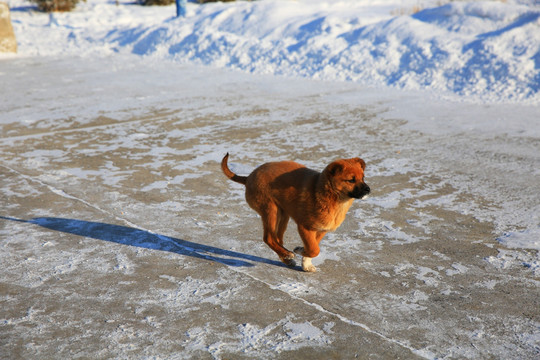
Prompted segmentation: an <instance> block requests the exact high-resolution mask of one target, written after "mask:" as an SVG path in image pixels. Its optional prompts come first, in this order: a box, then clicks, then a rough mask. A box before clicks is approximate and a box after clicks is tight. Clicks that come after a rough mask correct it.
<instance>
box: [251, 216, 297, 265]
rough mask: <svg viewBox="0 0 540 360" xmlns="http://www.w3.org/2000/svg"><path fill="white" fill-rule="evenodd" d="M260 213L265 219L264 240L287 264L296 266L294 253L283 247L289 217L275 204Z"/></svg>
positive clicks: (263, 219)
mask: <svg viewBox="0 0 540 360" xmlns="http://www.w3.org/2000/svg"><path fill="white" fill-rule="evenodd" d="M260 214H261V217H262V221H263V229H264V235H263V240H264V242H265V243H266V244H267V245H268V246H269V247H270V248H271V249H272V250H274V251H275V252H276V254H277V255H278V256H279V258H280V259H281V261H283V262H284V263H285V264H286V265H287V266H295V265H296V263H295V261H294V253H292V252H291V251H289V250H287V249H285V248H284V247H283V235H284V233H285V229H286V228H287V223H288V221H289V217H288V216H286V215H285V214H283V213H281V211H280V210H278V207H277V206H275V205H269V206H268V207H267V208H266V209H265V211H261V212H260Z"/></svg>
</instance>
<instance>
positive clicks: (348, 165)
mask: <svg viewBox="0 0 540 360" xmlns="http://www.w3.org/2000/svg"><path fill="white" fill-rule="evenodd" d="M365 168H366V163H365V162H364V160H362V159H360V158H353V159H341V160H337V161H334V162H333V163H331V164H330V165H328V166H327V167H326V169H324V171H323V174H325V175H326V178H327V179H328V181H329V183H330V186H331V187H332V189H333V190H334V191H335V192H336V193H338V194H339V195H341V196H344V197H349V198H354V199H364V198H366V197H367V196H368V195H369V193H370V191H371V189H370V188H369V186H368V185H367V184H366V183H365V182H364V170H365Z"/></svg>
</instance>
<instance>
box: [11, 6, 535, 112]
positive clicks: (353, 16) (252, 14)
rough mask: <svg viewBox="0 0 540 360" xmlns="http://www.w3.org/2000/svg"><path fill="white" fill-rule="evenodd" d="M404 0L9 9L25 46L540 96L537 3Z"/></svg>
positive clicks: (495, 97) (511, 97) (499, 97)
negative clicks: (421, 5) (407, 8)
mask: <svg viewBox="0 0 540 360" xmlns="http://www.w3.org/2000/svg"><path fill="white" fill-rule="evenodd" d="M19 1H20V0H19ZM409 3H411V4H413V3H415V2H410V1H397V0H396V1H391V2H386V3H384V2H383V3H380V2H370V1H367V0H360V1H353V0H343V1H339V2H333V1H332V2H331V1H328V0H310V1H308V0H299V1H283V0H266V1H254V2H245V1H237V2H234V3H212V4H206V5H203V6H200V5H197V4H195V3H189V4H188V13H187V17H186V18H174V17H173V14H174V6H173V7H171V6H169V7H160V8H152V9H149V8H148V7H140V6H134V5H126V4H124V5H121V6H118V7H116V6H114V4H113V3H109V2H96V3H92V4H89V3H85V4H81V5H80V6H79V8H78V10H77V11H76V12H73V13H65V14H56V15H54V16H55V18H54V21H52V20H51V19H42V20H41V22H39V20H37V19H36V17H33V16H26V17H25V16H23V15H24V14H21V12H15V13H14V14H15V15H14V16H13V17H14V18H15V21H14V22H15V24H14V25H15V28H16V31H17V30H18V31H17V36H18V39H19V42H22V46H20V48H21V52H26V53H32V52H34V53H35V52H38V53H39V54H42V55H43V54H45V55H47V54H55V53H66V52H72V53H76V54H88V53H96V52H100V53H102V54H109V55H110V53H116V52H120V53H133V54H136V55H141V56H146V57H151V58H154V59H156V60H158V61H159V60H172V61H174V62H180V63H183V62H192V63H197V64H204V65H210V66H216V67H225V68H231V69H239V70H242V71H247V72H251V73H257V74H273V75H286V76H300V77H307V78H313V79H322V80H338V81H343V80H345V81H355V82H360V83H365V84H369V85H382V84H384V85H389V86H392V87H397V88H403V89H427V90H430V91H434V92H437V93H441V94H449V93H453V94H457V95H459V96H462V97H467V98H473V99H478V100H481V101H490V102H501V101H502V102H509V101H510V102H527V103H538V102H540V95H539V88H540V31H538V29H539V25H540V5H539V4H538V3H535V2H534V1H521V2H520V3H518V2H515V1H506V2H497V1H482V2H451V3H448V4H445V5H442V6H438V7H433V8H425V9H424V10H422V11H419V12H417V13H416V14H412V15H400V16H394V15H393V14H395V11H396V9H399V7H400V6H403V4H409ZM425 3H428V4H431V5H435V4H437V3H440V2H435V1H427V2H425ZM411 12H412V11H411ZM41 15H42V16H43V17H44V16H46V15H45V14H41ZM30 23H32V24H30ZM47 34H48V35H50V36H47V38H48V39H50V40H44V41H43V35H47ZM21 38H22V39H21ZM59 47H60V48H63V49H59Z"/></svg>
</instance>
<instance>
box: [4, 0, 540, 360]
mask: <svg viewBox="0 0 540 360" xmlns="http://www.w3.org/2000/svg"><path fill="white" fill-rule="evenodd" d="M8 3H9V5H10V7H11V9H12V13H11V18H12V22H13V26H14V29H15V33H16V37H17V40H18V49H19V53H18V54H16V55H5V54H4V55H0V88H1V89H0V91H1V92H0V126H2V133H1V136H0V148H1V149H2V152H3V156H2V160H1V161H0V170H1V173H0V181H1V182H0V186H1V188H0V190H1V194H2V195H1V196H2V198H1V199H0V200H1V203H2V205H1V206H2V213H1V214H0V224H1V226H2V227H0V236H1V238H2V243H1V244H0V246H1V247H2V252H0V263H2V264H3V266H4V275H3V277H2V281H4V283H5V284H6V285H5V286H6V288H7V286H8V285H7V284H9V286H10V289H11V290H10V292H9V293H8V292H7V291H6V292H5V293H0V296H1V297H2V299H3V300H6V301H5V304H6V307H5V308H6V309H8V308H9V309H10V310H9V311H10V312H9V313H8V311H7V310H3V312H0V326H5V328H6V331H7V328H8V326H9V329H10V331H12V332H11V333H10V334H14V332H15V335H16V336H22V335H20V334H19V333H16V331H17V330H16V329H15V326H13V328H14V329H15V330H11V329H12V327H11V325H17V326H19V325H28V327H29V328H30V325H29V324H32V325H36V324H37V325H36V326H35V328H34V329H31V330H29V333H30V334H31V335H28V336H29V337H31V336H34V337H33V338H32V340H33V341H32V342H29V344H28V346H27V349H29V350H28V351H30V352H29V353H26V354H32V355H36V356H35V357H45V358H46V357H54V355H55V354H56V353H54V352H53V353H40V351H45V350H44V349H45V348H46V345H44V344H45V342H43V343H40V341H39V336H41V335H36V334H40V333H44V334H46V333H47V332H48V331H49V332H51V333H52V332H53V331H56V330H58V329H60V328H62V327H65V328H67V329H68V330H66V332H65V333H64V336H65V337H66V338H67V336H68V333H70V332H72V331H73V329H76V328H79V327H78V325H79V324H80V323H77V322H76V320H74V319H72V318H69V315H65V316H67V318H65V317H63V315H64V313H63V312H60V313H55V312H54V311H55V309H57V308H58V309H63V306H56V305H55V306H48V305H47V304H45V303H39V302H37V303H35V302H32V304H31V305H25V304H26V302H29V303H30V302H31V301H39V299H41V298H43V299H50V298H55V299H64V298H65V296H64V293H67V292H69V294H70V295H69V296H70V298H69V299H67V298H66V302H68V303H69V304H70V306H71V307H72V309H75V310H73V311H74V312H75V313H76V315H77V316H76V317H77V319H78V316H79V315H80V319H82V320H81V322H83V323H84V324H85V325H88V324H95V323H96V322H97V320H96V319H99V325H97V330H93V329H92V328H90V326H89V330H88V331H90V332H91V331H94V332H91V335H88V336H86V335H84V334H82V335H80V336H79V337H77V336H75V340H76V341H75V342H74V343H77V341H82V339H84V338H85V336H86V338H90V339H91V338H95V339H99V340H103V338H101V337H100V335H99V334H103V333H107V331H108V333H109V334H110V336H109V337H108V338H107V340H106V341H107V346H108V347H107V348H105V347H103V348H101V346H102V345H101V344H98V349H99V351H98V352H96V353H92V349H95V347H93V348H92V346H95V344H94V343H92V342H89V343H87V345H89V346H90V347H91V348H90V350H87V351H88V352H85V353H83V354H82V355H81V356H85V355H86V356H97V357H103V358H106V357H119V356H120V357H122V356H126V354H129V351H131V350H132V349H138V350H141V347H138V346H139V344H140V343H141V341H140V339H141V338H144V339H148V341H149V343H155V344H156V347H159V346H163V347H165V348H167V349H168V350H166V351H162V353H163V354H168V353H167V351H170V348H171V347H170V346H171V344H175V345H176V346H178V347H179V348H181V350H182V351H183V352H182V354H183V355H182V356H179V358H189V357H201V355H207V354H210V355H211V356H212V357H214V358H229V357H234V356H230V354H235V355H237V354H240V355H243V356H244V357H254V356H262V357H266V358H272V357H273V355H275V354H276V353H283V354H286V353H287V352H291V353H292V354H293V355H298V354H300V355H305V354H306V353H302V351H308V350H307V349H315V354H317V352H318V351H319V350H321V351H322V350H323V349H328V348H330V349H331V348H332V347H334V348H337V347H339V346H342V347H345V348H347V349H349V348H348V347H347V346H351V347H354V346H358V349H363V348H366V349H367V350H365V351H366V353H361V355H366V354H368V355H369V351H372V353H377V351H380V345H381V344H383V347H384V348H385V349H386V348H391V349H397V350H396V351H397V352H396V353H385V354H386V355H388V357H407V355H411V354H413V355H418V356H420V357H427V358H435V357H437V358H453V357H456V358H459V357H481V356H488V355H486V354H488V352H489V355H491V356H495V357H496V356H502V357H512V356H520V355H524V354H525V355H530V354H532V353H534V354H536V355H537V354H538V353H539V349H538V343H539V342H540V331H539V329H540V326H539V325H538V310H537V309H536V310H534V309H533V310H532V311H531V310H530V309H531V308H532V307H533V306H535V304H537V300H535V299H537V298H538V297H537V296H536V297H535V294H537V293H538V289H539V287H538V276H540V255H539V251H540V242H539V241H540V240H539V239H540V227H539V224H540V202H539V201H540V199H539V197H538V193H539V191H540V187H539V183H540V181H539V179H540V170H539V169H540V157H539V153H540V152H539V150H540V148H539V146H540V121H539V119H540V112H539V110H538V109H539V105H540V92H539V88H540V31H539V28H540V26H539V25H540V3H538V2H537V1H534V0H530V1H529V0H506V1H474V2H473V1H456V2H447V1H440V0H425V1H418V0H391V1H383V0H375V1H370V0H340V1H329V0H296V1H286V0H260V1H250V2H247V1H237V2H232V3H210V4H206V5H198V4H196V3H194V2H191V3H189V4H188V11H187V16H186V17H185V18H174V17H173V15H174V14H175V9H174V6H165V7H142V6H139V5H136V4H133V3H131V2H123V1H120V2H119V4H118V5H116V4H115V3H114V2H113V1H109V0H87V1H86V2H80V3H79V4H78V5H77V7H76V9H75V10H74V11H72V12H69V13H55V14H53V15H51V16H49V15H47V14H43V13H39V12H35V11H34V10H33V8H32V6H33V5H31V3H29V2H26V1H23V0H8ZM416 8H419V10H420V11H418V12H416ZM226 151H228V152H230V153H231V164H230V167H231V169H233V170H234V171H235V172H238V173H240V174H247V173H249V172H250V171H251V170H252V169H253V168H254V167H255V166H257V165H259V164H260V163H261V162H263V161H268V160H271V159H274V158H281V159H291V160H297V161H300V162H302V163H304V164H306V165H307V166H310V167H313V168H315V169H319V170H320V169H321V167H322V166H324V164H325V163H327V162H328V161H331V160H333V159H334V158H336V157H347V156H359V155H360V156H362V157H363V158H365V159H366V160H367V162H368V168H367V172H366V174H367V175H366V177H367V181H368V183H370V185H371V186H372V188H373V189H374V194H373V195H372V196H371V197H370V198H369V199H367V200H365V201H363V202H361V205H358V206H356V205H355V207H353V208H352V209H351V211H350V213H349V215H348V218H347V221H346V222H345V223H344V225H343V229H342V230H340V231H337V232H335V233H332V234H328V235H327V236H326V237H325V239H324V240H323V241H324V243H323V251H322V253H321V255H320V256H319V257H317V258H315V259H314V260H313V262H314V264H315V265H316V266H318V267H320V268H321V272H320V273H317V274H314V275H315V276H317V277H314V278H309V277H303V276H302V275H298V274H297V273H294V272H292V271H291V270H290V269H282V268H280V267H279V266H276V264H278V262H277V259H275V258H273V257H272V255H273V254H271V253H270V252H269V250H268V249H267V248H266V247H265V245H264V244H263V243H262V241H255V240H253V239H255V238H257V239H258V237H259V236H260V234H259V232H260V228H259V227H260V224H259V220H258V218H257V216H256V215H255V214H254V213H253V212H250V211H249V209H247V207H245V202H244V195H243V189H242V188H241V187H239V186H235V184H233V185H230V184H229V183H227V182H226V181H225V180H224V179H222V178H217V179H215V178H216V176H215V174H216V171H218V172H219V169H218V167H217V165H216V164H217V162H218V161H219V160H220V159H221V156H223V154H224V153H225V152H226ZM216 169H217V170H216ZM371 181H373V182H374V183H371ZM4 198H5V199H6V200H5V201H4ZM355 204H356V203H355ZM287 234H288V235H287V236H289V237H290V238H289V239H288V240H287V241H290V243H293V240H292V239H294V241H298V239H296V238H295V235H293V234H294V225H290V226H289V230H288V231H287ZM178 236H182V237H185V238H187V239H188V240H183V239H180V238H177V237H178ZM72 238H74V239H76V241H73V242H71V239H72ZM66 239H69V241H68V242H67V243H68V244H69V245H66ZM251 240H253V241H251ZM248 241H251V242H248ZM103 244H105V245H103ZM246 244H248V245H246ZM156 254H158V255H156ZM253 254H256V255H253ZM147 259H150V260H151V261H150V260H148V261H147ZM143 260H144V261H143ZM198 261H204V262H202V264H203V265H201V262H198ZM148 263H150V264H151V265H148ZM171 264H174V266H171ZM208 264H210V265H208ZM206 265H208V266H206ZM278 265H279V264H278ZM265 266H266V267H265ZM209 268H211V270H209ZM267 268H272V270H273V271H272V272H270V271H266V270H265V269H267ZM273 268H276V269H273ZM215 269H217V270H215ZM274 270H275V271H274ZM111 274H112V275H111ZM141 274H142V275H141ZM291 274H292V275H291ZM325 274H330V275H325ZM89 276H91V277H89ZM381 279H382V280H381ZM4 283H3V284H4ZM89 283H91V284H92V286H89ZM102 284H104V285H102ZM94 286H95V287H96V289H97V290H96V292H92V293H84V294H83V293H82V292H83V291H90V290H89V289H92V288H93V287H94ZM100 286H103V288H100ZM15 287H16V288H17V289H16V290H13V289H14V288H15ZM45 288H46V289H45ZM74 288H76V289H77V290H78V291H80V292H81V295H79V294H78V293H77V291H72V290H73V289H74ZM18 289H25V290H24V291H30V290H32V289H39V290H40V291H44V292H45V295H43V294H41V293H40V295H41V296H36V294H35V293H32V292H29V294H30V295H28V297H25V298H23V299H20V298H19V296H20V294H18V293H17V291H20V292H24V291H23V290H18ZM43 289H45V290H43ZM501 289H502V290H501ZM98 290H99V291H101V292H99V291H98ZM55 291H56V292H55ZM475 291H476V292H475ZM25 294H26V293H25ZM267 294H271V296H267ZM475 297H476V298H475ZM530 298H533V300H531V301H530V302H526V301H527V299H530ZM36 299H38V300H36ZM89 299H90V300H89ZM508 299H512V301H513V299H515V300H516V301H523V302H520V303H519V306H521V305H523V306H524V308H525V307H526V308H527V309H529V310H528V311H529V312H530V313H527V314H526V313H525V310H523V313H522V311H521V309H519V311H517V312H515V311H514V312H512V311H513V310H515V309H513V308H512V306H513V303H512V301H510V300H508ZM524 299H525V300H524ZM79 301H80V303H81V304H83V305H81V306H86V305H87V304H88V302H86V301H91V302H90V304H92V305H93V306H94V307H92V306H90V307H89V308H87V307H84V308H77V305H75V304H77V303H78V302H79ZM473 301H477V302H474V303H472V302H473ZM535 301H536V302H535ZM124 302H125V304H124ZM118 303H122V305H120V306H119V305H118ZM530 303H533V305H530ZM441 304H442V305H441ZM486 304H488V305H486ZM17 306H21V307H25V308H24V309H18V308H16V307H17ZM160 306H162V308H159V307H160ZM486 306H488V307H487V308H486ZM504 306H509V307H510V308H508V309H504V308H503V307H504ZM109 307H110V308H112V309H115V310H118V309H119V308H120V310H123V312H122V313H121V314H123V315H125V314H129V317H133V318H135V319H138V320H140V321H138V322H137V321H136V320H133V321H131V320H130V319H124V318H122V316H123V315H116V314H114V313H111V312H110V309H109ZM158 308H159V309H161V310H163V308H165V309H166V311H165V315H163V312H160V311H158V310H156V309H158ZM261 308H264V309H265V311H266V312H268V313H271V314H272V316H270V315H266V314H262V315H261V314H260V309H261ZM13 309H15V310H13ZM51 309H52V310H51ZM239 309H240V310H239ZM471 309H472V310H471ZM469 310H470V311H469ZM476 310H478V311H477V312H476ZM504 310H507V311H508V314H509V315H507V312H505V311H504ZM495 311H500V313H494V312H495ZM79 313H80V314H79ZM173 313H174V314H175V315H176V314H181V317H182V319H181V320H179V321H176V318H175V317H174V316H172V315H171V314H173ZM12 314H15V315H12ZM51 314H52V315H54V316H57V317H59V318H60V320H58V319H56V318H55V317H54V316H52V315H51ZM59 314H60V315H59ZM65 314H69V311H68V310H66V311H65ZM224 314H225V315H224ZM231 314H232V315H231ZM246 314H248V315H249V316H247V315H246ZM253 314H259V316H254V315H253ZM266 316H267V317H266ZM193 319H195V320H193ZM439 319H444V321H442V320H441V322H438V320H439ZM101 320H103V321H101ZM497 321H499V322H497ZM510 323H511V324H513V326H512V329H509V330H508V326H507V325H508V324H510ZM51 324H60V325H57V326H58V327H57V328H51V326H53V325H51ZM102 327H105V328H106V329H107V331H104V330H103V329H102ZM171 328H172V329H174V331H173V332H169V331H168V330H169V329H171ZM177 329H181V330H178V331H177ZM34 330H35V331H34ZM221 330H223V332H222V333H223V335H222V336H218V335H216V334H221ZM358 332H361V333H362V336H365V337H366V339H367V340H366V341H365V342H364V343H361V342H360V343H359V342H357V341H361V340H358V339H356V338H357V337H347V336H348V335H350V334H353V335H354V334H356V333H358ZM171 333H175V335H171ZM32 334H33V335H32ZM96 334H97V335H96ZM178 334H179V335H178ZM408 334H412V335H410V336H409V335H408ZM176 335H178V337H175V336H176ZM351 336H352V335H351ZM498 336H499V337H498ZM55 337H56V336H55ZM58 338H60V339H61V338H62V332H61V331H60V335H59V336H58ZM35 339H37V340H35ZM179 339H180V340H179ZM344 339H345V340H344ZM23 340H24V339H23ZM23 340H21V341H23ZM96 341H97V342H98V343H99V341H98V340H96ZM339 341H344V342H345V343H343V342H342V343H339ZM111 342H112V344H113V345H111ZM350 342H354V345H350V344H349V343H350ZM81 343H83V342H81ZM47 344H49V346H50V349H53V350H51V351H55V350H56V348H55V347H54V342H53V340H50V339H47ZM51 344H53V345H51ZM370 344H371V345H370ZM57 345H58V344H57ZM58 346H59V348H60V349H64V348H65V347H66V346H69V345H67V342H66V344H60V345H58ZM62 346H63V347H64V348H62ZM111 347H112V348H114V349H115V350H110V348H111ZM150 348H151V347H143V350H142V352H141V353H140V355H139V356H140V357H141V358H143V357H147V358H152V357H156V354H160V350H159V349H158V350H155V351H153V350H151V349H150ZM161 349H163V348H161ZM115 351H117V352H115ZM294 351H298V353H294ZM344 351H345V350H344ZM358 351H361V350H358ZM392 351H393V350H392ZM51 354H52V355H51ZM66 354H68V352H65V351H64V352H62V355H66ZM111 354H112V355H111ZM169 354H170V353H169ZM311 354H313V353H311ZM347 354H348V355H351V353H347ZM404 354H405V355H404ZM515 354H518V355H515ZM37 355H43V356H37ZM47 355H48V356H47ZM70 355H73V354H70ZM332 355H335V354H332V353H329V356H328V357H329V358H330V357H332ZM352 355H355V354H354V353H352ZM392 355H396V356H392ZM397 355H399V356H397ZM321 356H322V355H321ZM351 357H352V356H351ZM360 357H362V356H360Z"/></svg>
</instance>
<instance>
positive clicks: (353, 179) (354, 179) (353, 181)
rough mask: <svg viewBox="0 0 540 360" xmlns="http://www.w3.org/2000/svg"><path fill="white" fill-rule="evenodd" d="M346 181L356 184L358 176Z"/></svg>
mask: <svg viewBox="0 0 540 360" xmlns="http://www.w3.org/2000/svg"><path fill="white" fill-rule="evenodd" d="M345 181H346V182H349V183H351V184H354V183H355V182H356V178H355V177H353V178H352V179H349V180H345Z"/></svg>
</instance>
